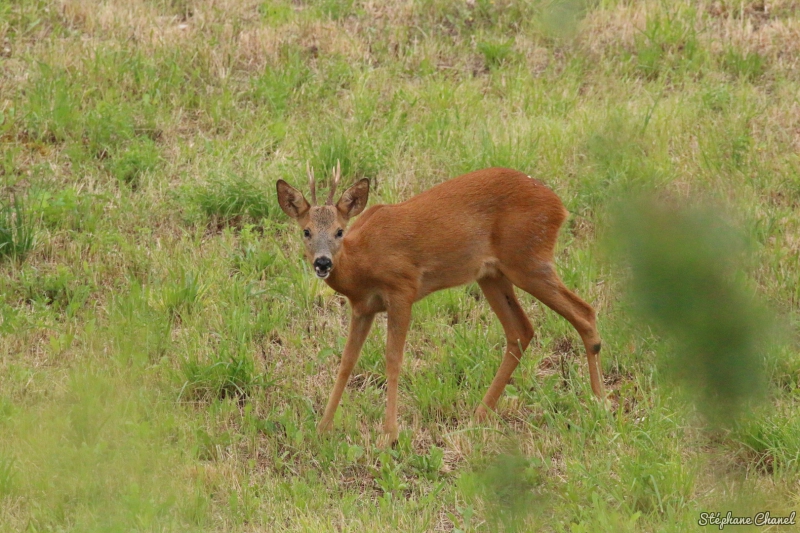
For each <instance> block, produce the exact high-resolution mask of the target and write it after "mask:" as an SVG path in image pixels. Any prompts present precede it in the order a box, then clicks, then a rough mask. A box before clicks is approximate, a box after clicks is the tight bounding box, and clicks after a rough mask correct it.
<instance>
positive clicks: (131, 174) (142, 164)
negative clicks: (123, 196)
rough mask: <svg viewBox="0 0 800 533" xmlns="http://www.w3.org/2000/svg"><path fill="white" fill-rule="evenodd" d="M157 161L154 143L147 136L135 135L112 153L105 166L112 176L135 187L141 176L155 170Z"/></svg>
mask: <svg viewBox="0 0 800 533" xmlns="http://www.w3.org/2000/svg"><path fill="white" fill-rule="evenodd" d="M159 161H160V155H159V153H158V147H157V146H156V143H155V142H154V141H153V140H152V139H150V138H148V137H137V138H136V140H135V141H132V142H130V143H128V145H127V146H126V147H125V148H123V149H120V150H118V151H117V153H115V154H112V157H111V158H110V159H109V160H108V162H107V163H106V168H107V169H108V171H109V172H110V173H111V175H112V176H114V177H115V178H117V179H118V180H119V181H121V182H123V183H125V184H127V185H129V186H131V187H132V188H134V189H135V188H136V187H138V185H139V180H140V178H141V176H142V175H143V174H145V173H147V172H152V171H153V170H155V169H156V168H157V167H158V163H159Z"/></svg>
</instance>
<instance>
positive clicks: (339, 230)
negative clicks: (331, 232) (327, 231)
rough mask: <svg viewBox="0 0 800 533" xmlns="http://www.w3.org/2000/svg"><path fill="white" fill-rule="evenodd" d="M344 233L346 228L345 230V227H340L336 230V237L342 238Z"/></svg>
mask: <svg viewBox="0 0 800 533" xmlns="http://www.w3.org/2000/svg"><path fill="white" fill-rule="evenodd" d="M342 235H344V230H343V229H341V228H340V229H337V230H336V238H337V239H341V238H342Z"/></svg>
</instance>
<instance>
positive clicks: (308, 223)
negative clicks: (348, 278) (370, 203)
mask: <svg viewBox="0 0 800 533" xmlns="http://www.w3.org/2000/svg"><path fill="white" fill-rule="evenodd" d="M306 173H307V174H308V185H309V189H310V192H311V203H309V202H308V201H307V200H306V199H305V197H304V196H303V193H301V192H300V191H298V190H297V189H295V188H294V187H292V186H291V185H289V184H288V183H286V182H285V181H283V180H278V183H277V188H278V204H279V205H280V206H281V209H282V210H283V212H284V213H286V214H287V215H288V216H289V217H290V218H293V219H294V220H296V221H297V223H298V224H299V225H300V227H301V228H302V230H303V244H304V245H305V251H306V257H307V258H308V260H309V261H310V262H311V264H312V265H313V267H314V272H315V273H316V274H317V277H319V278H322V279H325V278H327V277H328V276H329V275H330V273H331V270H333V268H334V266H335V265H336V261H337V258H338V257H339V254H340V253H341V249H342V240H343V239H344V232H345V229H346V228H347V223H348V222H349V221H350V219H351V218H353V217H354V216H356V215H358V214H359V213H361V212H362V211H363V210H364V207H366V205H367V198H368V196H369V180H368V179H367V178H363V179H361V180H359V181H357V182H356V184H355V185H353V186H352V187H350V188H349V189H347V190H346V191H344V193H343V194H342V196H341V198H340V199H339V201H338V202H337V203H336V204H335V205H334V203H333V196H334V194H336V186H337V185H338V184H339V180H340V179H341V176H342V169H341V165H340V164H339V162H338V161H337V162H336V168H335V169H334V171H333V179H332V182H331V188H330V192H329V193H328V199H327V200H326V202H325V205H319V206H318V205H315V204H316V203H317V192H316V183H315V180H314V171H313V170H312V169H311V167H310V166H309V165H308V164H306Z"/></svg>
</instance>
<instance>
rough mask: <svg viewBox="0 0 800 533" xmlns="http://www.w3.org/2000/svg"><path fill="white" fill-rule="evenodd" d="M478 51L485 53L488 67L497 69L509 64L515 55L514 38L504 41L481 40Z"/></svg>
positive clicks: (484, 58)
mask: <svg viewBox="0 0 800 533" xmlns="http://www.w3.org/2000/svg"><path fill="white" fill-rule="evenodd" d="M477 46H478V52H480V53H481V54H482V55H483V60H484V63H485V64H486V68H487V69H495V68H498V67H502V66H503V65H506V64H508V63H509V62H511V60H512V59H513V57H514V48H513V46H514V40H513V39H511V40H508V41H504V42H486V41H484V42H480V43H478V45H477Z"/></svg>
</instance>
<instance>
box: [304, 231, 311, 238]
mask: <svg viewBox="0 0 800 533" xmlns="http://www.w3.org/2000/svg"><path fill="white" fill-rule="evenodd" d="M303 237H305V238H306V239H310V238H311V230H309V229H304V230H303Z"/></svg>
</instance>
